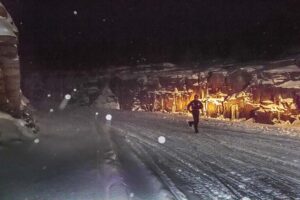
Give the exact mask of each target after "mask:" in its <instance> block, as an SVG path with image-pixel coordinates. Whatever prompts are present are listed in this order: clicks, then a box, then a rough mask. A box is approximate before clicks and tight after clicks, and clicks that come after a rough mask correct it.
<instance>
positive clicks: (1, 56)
mask: <svg viewBox="0 0 300 200" xmlns="http://www.w3.org/2000/svg"><path fill="white" fill-rule="evenodd" d="M17 33H18V30H17V28H16V26H15V25H14V23H13V20H12V18H11V17H10V15H9V13H8V12H7V11H6V9H5V7H4V6H3V5H2V4H1V2H0V110H3V111H6V112H9V113H11V114H13V115H19V112H20V107H21V92H20V63H19V57H18V37H17Z"/></svg>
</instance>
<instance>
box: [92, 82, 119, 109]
mask: <svg viewBox="0 0 300 200" xmlns="http://www.w3.org/2000/svg"><path fill="white" fill-rule="evenodd" d="M95 105H96V107H97V108H107V109H117V110H119V109H120V104H119V102H118V98H117V97H116V95H115V94H114V93H113V92H112V91H111V89H110V88H109V87H108V86H106V87H104V89H103V90H102V93H101V95H99V96H98V98H97V99H96V101H95Z"/></svg>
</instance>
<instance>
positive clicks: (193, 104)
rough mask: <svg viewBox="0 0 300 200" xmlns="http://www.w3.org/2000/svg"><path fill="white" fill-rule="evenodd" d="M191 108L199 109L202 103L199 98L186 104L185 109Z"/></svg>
mask: <svg viewBox="0 0 300 200" xmlns="http://www.w3.org/2000/svg"><path fill="white" fill-rule="evenodd" d="M190 108H192V111H193V110H200V109H202V108H203V104H202V103H201V101H199V100H193V101H191V102H190V103H189V104H188V105H187V109H188V110H190Z"/></svg>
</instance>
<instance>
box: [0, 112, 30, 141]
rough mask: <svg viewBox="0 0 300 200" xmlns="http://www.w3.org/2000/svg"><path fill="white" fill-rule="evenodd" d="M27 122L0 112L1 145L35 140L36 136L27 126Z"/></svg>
mask: <svg viewBox="0 0 300 200" xmlns="http://www.w3.org/2000/svg"><path fill="white" fill-rule="evenodd" d="M25 124H26V122H25V121H24V120H21V119H15V118H13V117H12V116H10V115H8V114H6V113H3V112H0V143H6V142H9V141H13V140H33V139H34V138H35V134H33V133H32V132H31V130H30V129H29V128H27V127H26V126H25Z"/></svg>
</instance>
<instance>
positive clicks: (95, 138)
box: [0, 108, 300, 200]
mask: <svg viewBox="0 0 300 200" xmlns="http://www.w3.org/2000/svg"><path fill="white" fill-rule="evenodd" d="M96 112H99V115H95V113H96ZM107 113H111V114H112V121H111V122H110V121H106V120H105V115H106V114H107ZM39 119H40V120H39V121H40V126H41V133H40V136H39V139H40V142H39V143H33V142H31V143H30V142H29V143H28V142H25V143H13V144H11V145H9V146H1V145H0V163H1V165H0V199H1V200H2V199H3V200H24V199H27V200H65V199H72V200H123V199H124V200H127V199H132V200H170V199H191V200H194V199H244V200H246V199H300V139H296V138H292V137H288V136H284V135H282V134H281V133H280V131H279V129H276V128H268V129H267V130H265V129H257V128H250V127H251V126H243V125H241V126H232V127H231V126H230V125H231V124H230V123H228V122H217V121H204V120H202V121H201V123H200V127H201V128H200V133H199V134H194V133H193V130H192V129H191V128H189V127H187V124H186V122H185V120H186V117H183V116H171V115H166V114H155V113H136V112H122V111H103V110H95V109H93V108H74V109H73V108H72V109H67V110H64V111H59V112H54V113H45V112H41V113H40V114H39ZM246 127H247V128H246ZM160 136H163V137H165V138H166V142H165V143H163V144H161V143H159V142H158V138H159V137H160Z"/></svg>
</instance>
